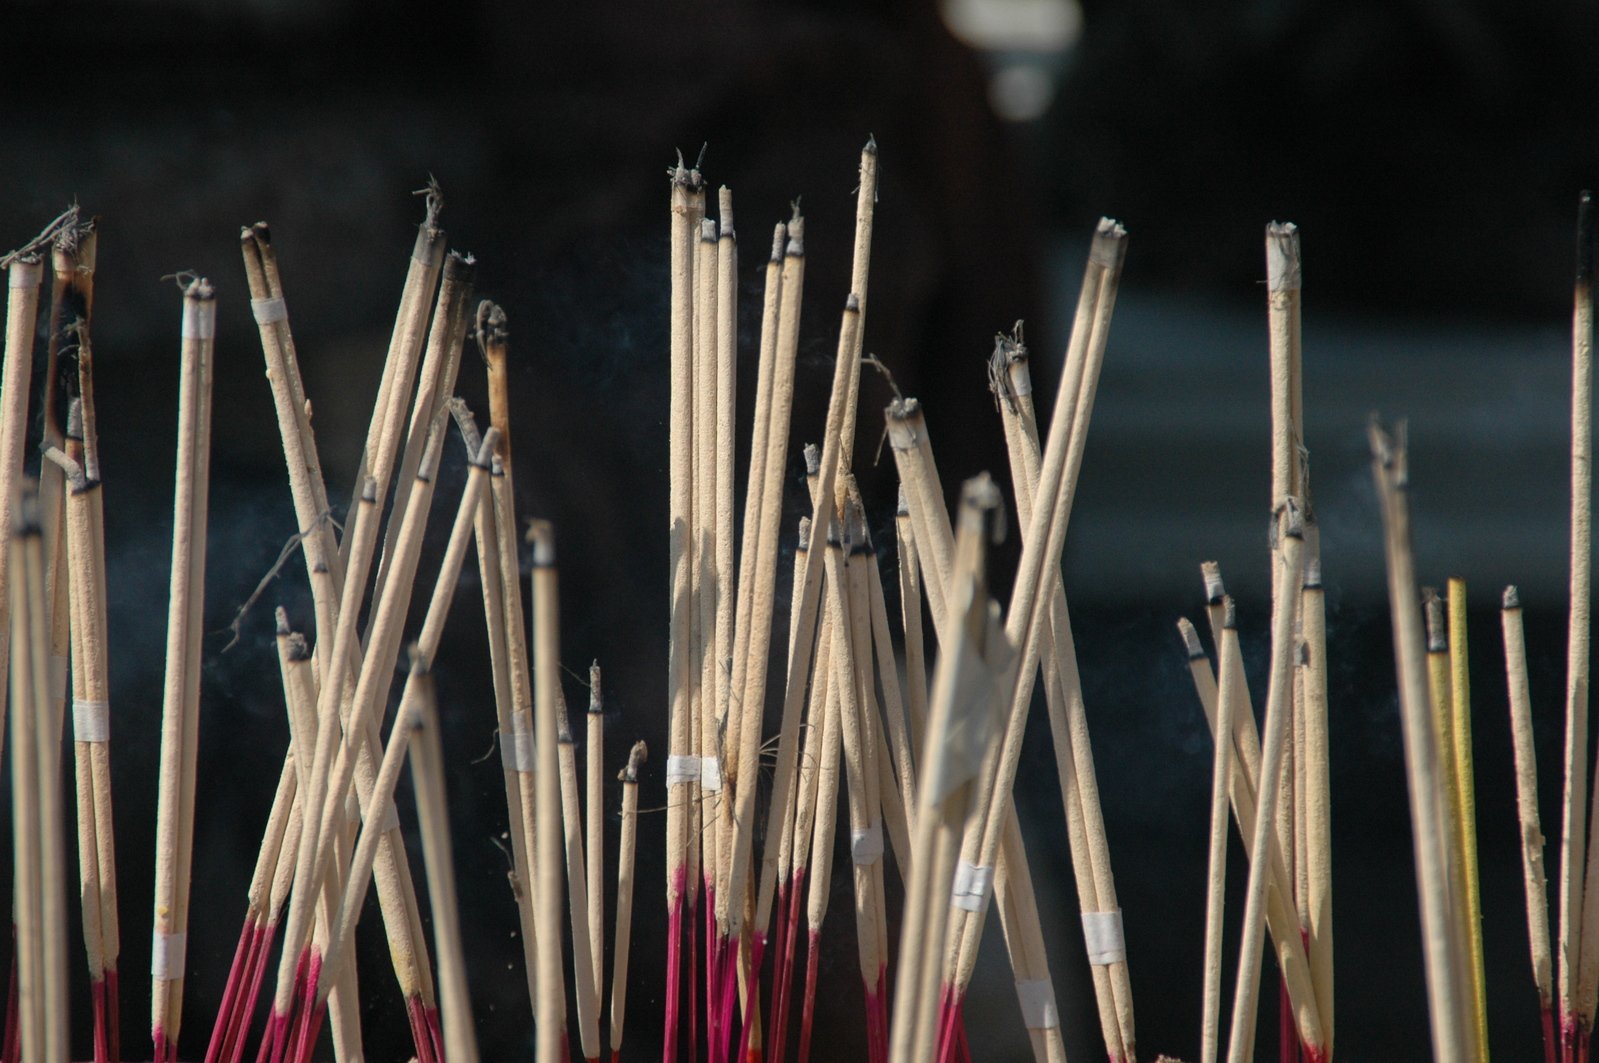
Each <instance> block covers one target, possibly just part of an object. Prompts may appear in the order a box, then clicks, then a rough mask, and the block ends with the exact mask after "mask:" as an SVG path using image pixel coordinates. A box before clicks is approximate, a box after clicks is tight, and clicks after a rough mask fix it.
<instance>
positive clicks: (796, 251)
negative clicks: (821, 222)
mask: <svg viewBox="0 0 1599 1063" xmlns="http://www.w3.org/2000/svg"><path fill="white" fill-rule="evenodd" d="M788 253H789V254H790V255H792V256H793V257H794V258H804V257H805V219H804V218H803V217H801V216H800V209H799V200H797V199H796V200H795V201H794V216H793V217H791V218H789V219H788Z"/></svg>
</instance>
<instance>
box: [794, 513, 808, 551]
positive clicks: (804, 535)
mask: <svg viewBox="0 0 1599 1063" xmlns="http://www.w3.org/2000/svg"><path fill="white" fill-rule="evenodd" d="M810 548H811V518H809V517H801V518H800V521H799V545H798V546H796V547H795V549H797V550H798V551H799V552H800V553H802V554H803V553H805V552H806V551H808V550H809V549H810Z"/></svg>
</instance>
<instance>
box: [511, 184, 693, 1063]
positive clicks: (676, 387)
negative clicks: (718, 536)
mask: <svg viewBox="0 0 1599 1063" xmlns="http://www.w3.org/2000/svg"><path fill="white" fill-rule="evenodd" d="M699 187H700V175H699V171H698V170H690V169H688V168H687V167H685V166H684V165H683V164H682V159H681V158H680V159H679V160H678V166H677V169H676V170H675V171H673V173H672V199H671V223H672V224H671V239H672V264H671V281H672V288H671V369H672V376H671V388H670V391H669V395H670V411H669V414H668V421H669V430H668V451H669V456H670V498H669V503H668V505H669V512H668V520H669V524H668V528H669V531H670V539H669V552H670V569H669V572H668V577H669V578H670V580H671V603H670V613H669V615H668V620H669V627H668V632H667V680H666V686H667V704H668V706H669V722H668V726H669V731H670V738H669V743H668V747H667V750H668V756H667V771H666V785H667V802H666V909H667V912H668V913H669V914H670V915H671V917H672V918H673V919H676V918H678V912H679V907H678V905H679V903H680V899H681V897H682V893H683V889H684V887H685V885H686V883H685V882H684V875H685V869H686V862H687V857H688V827H689V813H690V807H689V796H688V794H689V791H688V790H686V789H683V788H682V787H683V786H684V785H686V783H687V781H688V780H687V779H686V778H685V779H682V780H677V779H675V778H674V773H673V771H672V766H673V764H674V762H678V761H679V759H680V758H683V757H687V756H690V755H692V752H693V751H692V750H691V749H690V748H689V744H690V738H691V735H692V730H693V729H692V723H691V721H690V714H691V713H692V712H693V672H692V669H693V664H694V662H693V654H692V646H691V642H692V638H693V626H694V615H695V610H694V596H693V575H694V566H693V549H694V533H693V529H694V525H693V521H694V456H695V452H694V303H695V300H694V253H695V244H696V238H697V237H698V235H699V234H698V233H697V232H695V230H694V218H693V214H692V210H691V206H690V200H691V198H692V196H693V193H694V191H695V190H696V189H697V188H699ZM541 874H542V871H541ZM541 910H542V901H541ZM674 932H675V931H674ZM541 969H542V967H541ZM540 999H545V994H543V993H541V994H540ZM550 999H554V998H553V997H552V998H550ZM541 1014H543V1012H541ZM541 1037H542V1035H541ZM540 1044H541V1045H542V1044H543V1042H542V1040H541V1042H540ZM558 1047H559V1046H558V1044H552V1045H551V1051H557V1050H558ZM540 1058H541V1060H543V1059H544V1057H543V1056H542V1055H541V1057H540ZM550 1058H551V1059H553V1058H554V1057H550Z"/></svg>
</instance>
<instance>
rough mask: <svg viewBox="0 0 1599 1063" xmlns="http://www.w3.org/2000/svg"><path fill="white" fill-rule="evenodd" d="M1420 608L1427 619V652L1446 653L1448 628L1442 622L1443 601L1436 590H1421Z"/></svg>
mask: <svg viewBox="0 0 1599 1063" xmlns="http://www.w3.org/2000/svg"><path fill="white" fill-rule="evenodd" d="M1421 608H1422V611H1423V613H1425V614H1426V617H1427V652H1428V653H1444V652H1446V651H1447V650H1448V649H1449V626H1448V625H1447V624H1446V623H1445V622H1444V600H1443V598H1442V597H1441V596H1440V595H1439V594H1438V588H1436V587H1423V588H1422V589H1421Z"/></svg>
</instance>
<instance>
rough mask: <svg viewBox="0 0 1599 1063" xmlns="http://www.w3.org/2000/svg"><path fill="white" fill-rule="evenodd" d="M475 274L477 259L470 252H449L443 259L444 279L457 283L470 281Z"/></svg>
mask: <svg viewBox="0 0 1599 1063" xmlns="http://www.w3.org/2000/svg"><path fill="white" fill-rule="evenodd" d="M476 273H477V259H476V258H475V257H474V256H473V254H472V252H470V251H451V252H450V253H449V254H448V255H446V256H445V257H444V279H445V280H448V281H455V282H457V283H466V282H468V281H471V280H472V278H473V276H474V275H476Z"/></svg>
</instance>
